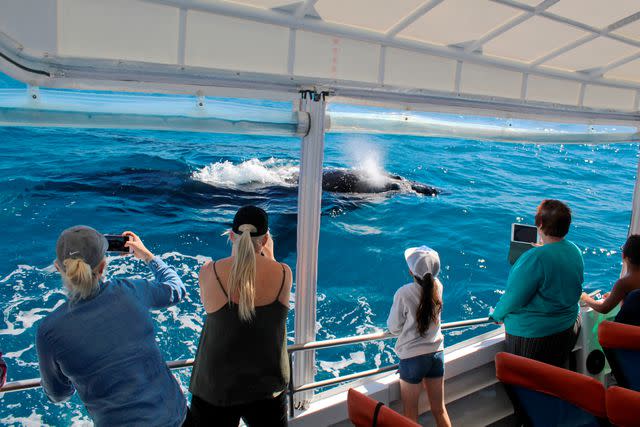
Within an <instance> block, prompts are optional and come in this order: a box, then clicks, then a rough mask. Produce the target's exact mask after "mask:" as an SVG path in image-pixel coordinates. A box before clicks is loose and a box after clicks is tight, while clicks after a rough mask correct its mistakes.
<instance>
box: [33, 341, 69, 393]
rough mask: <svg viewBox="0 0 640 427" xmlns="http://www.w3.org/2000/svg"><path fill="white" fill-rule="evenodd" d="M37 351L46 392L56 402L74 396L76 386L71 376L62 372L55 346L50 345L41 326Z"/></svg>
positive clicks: (41, 379) (42, 382)
mask: <svg viewBox="0 0 640 427" xmlns="http://www.w3.org/2000/svg"><path fill="white" fill-rule="evenodd" d="M36 351H37V352H38V366H39V368H40V381H41V384H42V390H44V394H46V395H47V397H48V398H49V400H50V401H52V402H54V403H58V402H63V401H65V400H67V399H69V398H70V397H71V396H73V393H74V392H75V388H74V387H73V384H71V381H69V378H67V377H66V376H65V375H64V374H63V373H62V370H61V369H60V366H59V365H58V362H56V360H55V357H54V352H53V348H51V346H50V345H49V342H48V341H47V338H46V336H45V334H44V332H43V331H42V329H41V328H38V332H37V333H36Z"/></svg>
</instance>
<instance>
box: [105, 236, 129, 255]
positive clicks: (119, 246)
mask: <svg viewBox="0 0 640 427" xmlns="http://www.w3.org/2000/svg"><path fill="white" fill-rule="evenodd" d="M104 237H105V238H106V239H107V242H109V247H108V248H107V252H129V248H127V247H126V246H125V243H127V242H128V241H129V236H122V235H120V234H105V235H104Z"/></svg>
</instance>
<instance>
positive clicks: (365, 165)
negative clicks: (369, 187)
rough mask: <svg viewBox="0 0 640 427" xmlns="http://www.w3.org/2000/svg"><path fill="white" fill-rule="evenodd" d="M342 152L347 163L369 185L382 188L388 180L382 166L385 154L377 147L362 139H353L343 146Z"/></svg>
mask: <svg viewBox="0 0 640 427" xmlns="http://www.w3.org/2000/svg"><path fill="white" fill-rule="evenodd" d="M343 152H344V155H345V157H346V161H347V163H348V164H350V165H352V166H353V168H354V169H355V170H357V171H358V172H360V173H361V175H362V177H364V178H365V179H366V180H367V181H369V182H370V183H372V184H374V185H378V186H382V185H384V184H385V183H386V182H387V181H388V180H389V178H388V176H387V172H386V171H385V170H384V166H383V165H384V159H385V153H384V152H383V151H382V149H381V148H380V146H379V145H376V144H373V143H372V142H370V141H368V140H366V139H365V138H363V137H353V138H351V139H349V140H348V141H347V142H346V144H345V145H344V146H343Z"/></svg>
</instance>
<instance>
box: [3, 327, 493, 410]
mask: <svg viewBox="0 0 640 427" xmlns="http://www.w3.org/2000/svg"><path fill="white" fill-rule="evenodd" d="M488 323H491V320H489V318H488V317H483V318H480V319H470V320H461V321H458V322H449V323H443V324H442V326H441V328H442V330H448V329H456V328H463V327H468V326H479V325H485V324H488ZM390 338H394V335H392V334H391V333H390V332H389V331H381V332H375V333H371V334H364V335H355V336H350V337H343V338H334V339H329V340H322V341H311V342H308V343H304V344H293V345H290V346H289V347H287V351H288V353H289V355H292V354H293V353H296V352H300V351H312V350H313V351H315V350H320V349H325V348H332V347H339V346H343V345H351V344H358V343H366V342H371V341H381V340H387V339H390ZM292 360H293V358H292V357H289V365H290V366H289V367H290V368H291V367H292V366H291V365H292ZM193 363H194V359H181V360H172V361H170V362H167V366H168V367H169V368H170V369H182V368H189V367H191V366H193ZM397 367H398V365H389V366H384V367H379V368H376V369H369V370H366V371H362V372H357V373H354V374H349V375H343V376H340V377H336V378H331V379H328V380H322V381H314V382H310V383H306V384H300V385H298V386H296V385H295V384H294V382H293V378H291V380H290V381H289V390H288V394H289V408H290V414H291V416H293V410H294V405H293V397H294V395H295V394H296V393H299V392H302V391H306V390H315V389H317V388H322V387H328V386H331V385H334V384H339V383H343V382H347V381H351V380H355V379H359V378H365V377H369V376H372V375H376V374H381V373H384V372H389V371H393V370H394V369H397ZM290 371H291V372H293V370H292V369H291V370H290ZM40 386H41V383H40V378H33V379H27V380H19V381H11V382H8V383H6V384H5V385H4V387H2V388H1V389H0V393H5V392H13V391H21V390H28V389H33V388H38V387H40Z"/></svg>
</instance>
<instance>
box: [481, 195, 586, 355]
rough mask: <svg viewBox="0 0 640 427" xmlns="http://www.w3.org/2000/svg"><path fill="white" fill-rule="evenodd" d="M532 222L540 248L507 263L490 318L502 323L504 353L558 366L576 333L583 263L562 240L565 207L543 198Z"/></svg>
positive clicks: (567, 211)
mask: <svg viewBox="0 0 640 427" xmlns="http://www.w3.org/2000/svg"><path fill="white" fill-rule="evenodd" d="M535 222H536V226H537V227H538V234H539V235H540V238H541V240H542V245H540V246H537V247H535V248H533V249H531V250H529V251H527V252H525V253H524V254H523V255H522V256H521V257H520V258H519V259H518V261H517V262H516V263H515V264H514V265H513V267H512V268H511V271H510V272H509V279H508V281H507V289H506V291H505V293H504V295H502V297H501V298H500V301H498V304H497V305H496V307H495V309H494V310H493V312H492V313H491V315H490V317H491V318H492V319H493V320H495V321H496V322H504V325H505V330H506V347H507V351H508V352H509V353H513V354H517V355H520V356H524V357H529V358H531V359H535V360H539V361H541V362H545V363H549V364H552V365H556V366H563V365H564V364H565V363H566V361H567V359H568V356H569V354H570V352H571V350H572V348H573V346H574V345H575V342H576V339H577V337H578V332H579V329H580V318H579V316H578V314H579V306H578V301H579V300H580V295H581V293H582V282H583V281H584V261H583V259H582V253H581V252H580V249H578V247H577V246H576V245H575V244H573V243H572V242H570V241H568V240H565V238H564V237H565V236H566V234H567V233H568V231H569V226H570V224H571V210H570V209H569V207H568V206H567V205H565V204H564V203H562V202H561V201H559V200H544V201H543V202H542V203H541V204H540V206H538V211H537V213H536V220H535Z"/></svg>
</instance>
